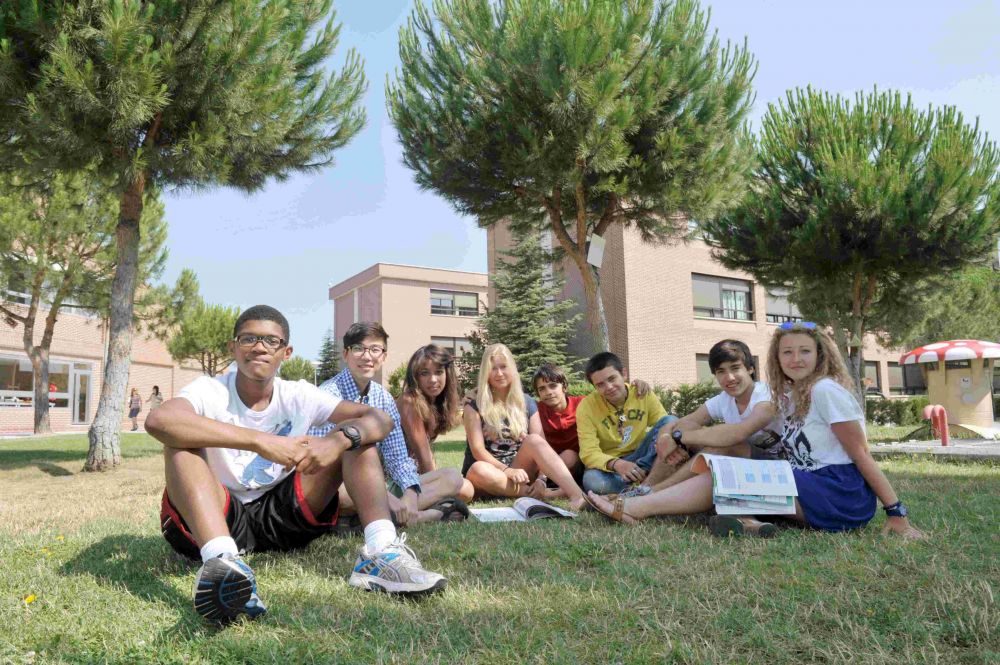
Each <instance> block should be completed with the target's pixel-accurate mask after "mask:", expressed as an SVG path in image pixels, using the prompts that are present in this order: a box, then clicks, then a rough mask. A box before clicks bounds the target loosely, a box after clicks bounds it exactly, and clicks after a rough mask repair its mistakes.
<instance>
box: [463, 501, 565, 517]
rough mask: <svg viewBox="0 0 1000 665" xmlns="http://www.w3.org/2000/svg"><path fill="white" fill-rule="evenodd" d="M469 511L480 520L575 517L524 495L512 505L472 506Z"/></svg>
mask: <svg viewBox="0 0 1000 665" xmlns="http://www.w3.org/2000/svg"><path fill="white" fill-rule="evenodd" d="M469 512H471V513H472V515H473V517H475V518H476V519H477V520H479V521H480V522H527V521H531V520H544V519H548V518H550V517H571V518H572V517H576V513H574V512H571V511H569V510H564V509H562V508H559V507H557V506H552V505H549V504H547V503H545V502H544V501H539V500H538V499H531V498H529V497H526V496H522V497H521V498H520V499H518V500H516V501H515V502H514V505H513V506H512V507H503V508H472V509H470V511H469Z"/></svg>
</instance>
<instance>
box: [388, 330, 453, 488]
mask: <svg viewBox="0 0 1000 665" xmlns="http://www.w3.org/2000/svg"><path fill="white" fill-rule="evenodd" d="M396 405H397V406H398V407H399V415H400V420H401V424H402V426H403V436H404V437H405V438H406V446H407V448H409V451H410V456H411V457H413V459H414V460H416V462H417V471H418V472H419V473H429V472H431V471H434V470H435V469H436V468H437V465H436V464H435V462H434V455H433V454H432V453H431V444H432V443H434V440H435V439H437V438H438V437H439V436H441V435H442V434H444V433H445V432H447V431H448V430H450V429H452V428H453V427H457V426H458V424H459V422H460V421H461V414H460V413H459V412H460V408H459V407H460V403H459V397H458V379H457V378H456V376H455V363H454V358H452V355H451V353H449V352H448V351H446V350H445V349H442V348H441V347H440V346H437V345H436V344H428V345H427V346H422V347H420V348H419V349H417V350H416V351H415V352H414V353H413V355H412V356H410V362H409V363H408V364H407V366H406V378H405V379H404V381H403V394H402V395H400V397H399V399H398V400H396Z"/></svg>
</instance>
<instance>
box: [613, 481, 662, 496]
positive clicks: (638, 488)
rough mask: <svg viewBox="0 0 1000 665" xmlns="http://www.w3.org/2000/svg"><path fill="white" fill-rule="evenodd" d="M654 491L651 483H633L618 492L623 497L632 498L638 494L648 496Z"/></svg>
mask: <svg viewBox="0 0 1000 665" xmlns="http://www.w3.org/2000/svg"><path fill="white" fill-rule="evenodd" d="M652 491H653V488H652V487H650V486H649V485H640V484H638V483H637V484H635V485H631V486H629V487H626V488H625V489H623V490H622V491H621V492H619V493H618V496H620V497H622V498H623V499H631V498H634V497H637V496H646V495H647V494H649V493H650V492H652Z"/></svg>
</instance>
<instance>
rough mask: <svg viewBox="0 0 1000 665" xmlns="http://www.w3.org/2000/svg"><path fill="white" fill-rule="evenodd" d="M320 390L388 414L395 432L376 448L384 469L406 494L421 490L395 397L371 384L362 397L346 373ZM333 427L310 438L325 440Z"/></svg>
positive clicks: (315, 431) (322, 428)
mask: <svg viewBox="0 0 1000 665" xmlns="http://www.w3.org/2000/svg"><path fill="white" fill-rule="evenodd" d="M319 388H320V390H325V391H326V392H328V393H330V394H332V395H336V396H337V397H339V398H341V399H346V400H350V401H352V402H360V403H361V404H367V405H369V406H373V407H375V408H376V409H381V410H382V411H385V412H386V413H388V414H389V415H390V416H391V417H392V422H393V428H392V431H391V432H389V436H387V437H385V439H383V440H382V441H381V442H379V443H378V444H376V447H377V448H378V452H379V455H381V456H382V465H383V466H384V467H385V471H386V473H387V474H388V475H389V477H390V478H392V479H393V481H395V483H396V484H397V485H399V486H400V487H401V488H403V489H404V490H405V489H407V488H409V487H413V486H414V485H416V486H417V487H420V478H419V477H418V476H417V465H416V463H415V462H414V461H413V459H412V458H411V457H410V453H409V451H408V450H407V449H406V439H404V438H403V428H402V426H401V425H400V424H399V410H398V409H397V408H396V402H395V401H394V400H393V399H392V395H390V394H389V391H388V390H386V389H385V388H383V387H382V384H380V383H376V382H375V381H372V382H371V383H369V384H368V394H367V395H364V396H362V395H361V391H360V390H358V384H356V383H355V382H354V377H353V376H351V372H350V370H347V369H345V370H344V371H342V372H341V373H340V374H338V375H337V376H335V377H333V378H332V379H329V380H327V381H324V382H323V385H321V386H320V387H319ZM334 427H335V425H333V424H328V425H322V426H320V427H313V428H312V429H310V430H309V433H308V435H309V436H326V435H327V434H329V433H330V432H331V431H332V430H333V428H334Z"/></svg>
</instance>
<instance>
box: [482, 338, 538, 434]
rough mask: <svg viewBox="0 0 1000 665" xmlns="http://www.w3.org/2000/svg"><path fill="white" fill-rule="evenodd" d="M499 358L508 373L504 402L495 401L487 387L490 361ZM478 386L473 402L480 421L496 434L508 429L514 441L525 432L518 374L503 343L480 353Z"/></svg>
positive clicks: (491, 346)
mask: <svg viewBox="0 0 1000 665" xmlns="http://www.w3.org/2000/svg"><path fill="white" fill-rule="evenodd" d="M498 356H499V357H501V358H503V359H504V360H506V361H507V367H508V368H509V369H510V374H511V381H510V389H509V390H508V391H507V399H506V400H504V401H503V402H497V401H494V399H493V389H492V388H491V387H490V372H492V371H493V359H494V358H496V357H498ZM477 385H478V388H479V393H478V395H477V398H476V401H477V403H478V406H479V415H480V416H482V418H483V422H485V423H486V424H487V425H489V426H490V427H492V428H493V429H495V430H497V431H498V432H499V431H500V430H501V429H503V428H504V427H507V428H508V429H510V435H511V438H512V439H514V440H515V441H516V440H517V439H520V438H521V436H522V435H524V434H527V433H528V415H527V414H528V410H527V407H526V406H525V403H524V389H523V388H522V387H521V375H520V374H519V373H518V371H517V363H516V362H515V361H514V355H513V354H512V353H511V352H510V349H508V348H507V347H506V346H505V345H503V344H491V345H490V346H488V347H486V350H485V351H483V362H482V364H480V366H479V381H478V384H477ZM505 420H506V421H507V422H506V423H505V422H504V421H505Z"/></svg>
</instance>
